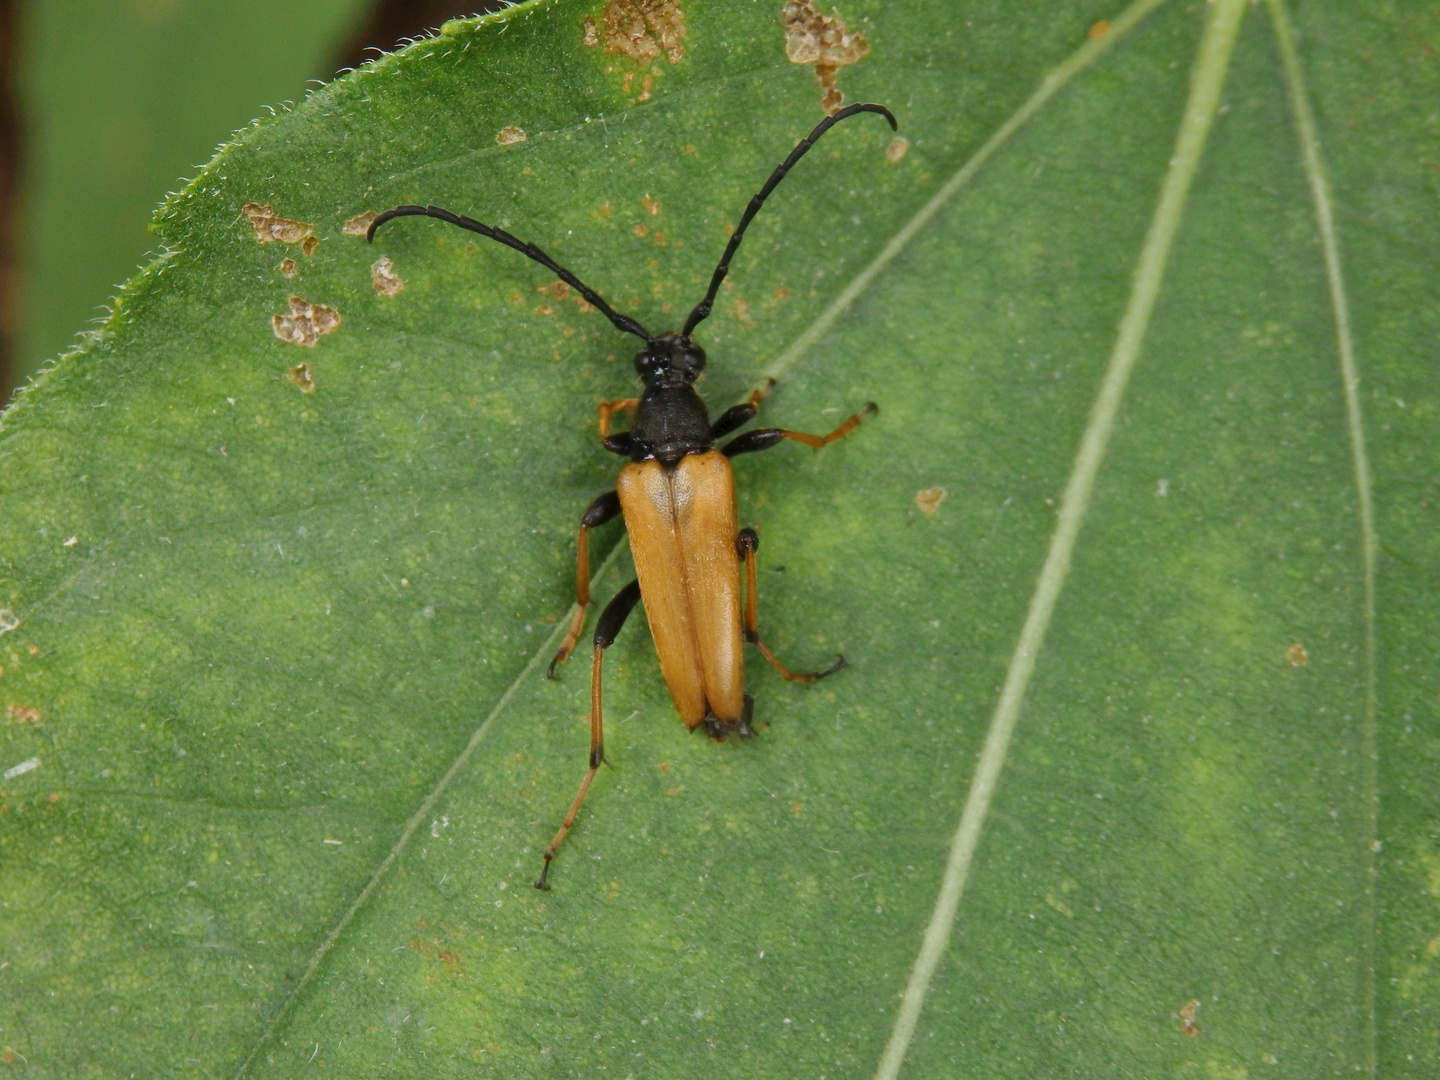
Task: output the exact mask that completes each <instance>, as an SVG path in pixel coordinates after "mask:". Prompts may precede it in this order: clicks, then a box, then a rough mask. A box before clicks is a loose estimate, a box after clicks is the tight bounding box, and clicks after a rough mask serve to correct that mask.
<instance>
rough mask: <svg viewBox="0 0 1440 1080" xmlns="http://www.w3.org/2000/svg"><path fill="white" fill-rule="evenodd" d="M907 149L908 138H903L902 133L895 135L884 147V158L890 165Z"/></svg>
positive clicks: (908, 144) (908, 147)
mask: <svg viewBox="0 0 1440 1080" xmlns="http://www.w3.org/2000/svg"><path fill="white" fill-rule="evenodd" d="M909 149H910V140H909V139H907V138H905V136H904V135H896V136H895V137H894V138H893V139H891V140H890V144H889V145H888V146H886V147H885V160H886V161H888V162H890V164H891V165H894V164H895V163H896V162H897V161H899V160H900V159H901V158H903V157H904V156H905V154H906V153H907V152H908V151H909Z"/></svg>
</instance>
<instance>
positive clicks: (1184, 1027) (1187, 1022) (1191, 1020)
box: [1180, 998, 1200, 1039]
mask: <svg viewBox="0 0 1440 1080" xmlns="http://www.w3.org/2000/svg"><path fill="white" fill-rule="evenodd" d="M1199 1008H1200V1002H1198V1001H1197V1000H1195V999H1194V998H1191V999H1190V1000H1189V1001H1187V1002H1186V1003H1185V1004H1184V1005H1181V1006H1180V1030H1181V1031H1183V1032H1184V1033H1185V1034H1186V1035H1189V1036H1190V1037H1191V1038H1192V1039H1193V1038H1194V1037H1195V1036H1196V1035H1199V1034H1200V1025H1199V1024H1197V1023H1196V1022H1195V1013H1196V1011H1197V1010H1198V1009H1199Z"/></svg>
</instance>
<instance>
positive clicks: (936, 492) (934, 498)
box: [915, 487, 945, 514]
mask: <svg viewBox="0 0 1440 1080" xmlns="http://www.w3.org/2000/svg"><path fill="white" fill-rule="evenodd" d="M944 501H945V489H944V488H943V487H933V488H924V489H922V490H920V491H917V492H916V493H915V505H916V506H918V507H919V508H920V509H921V510H922V511H923V512H924V513H927V514H933V513H935V511H936V510H938V509H940V504H941V503H942V502H944Z"/></svg>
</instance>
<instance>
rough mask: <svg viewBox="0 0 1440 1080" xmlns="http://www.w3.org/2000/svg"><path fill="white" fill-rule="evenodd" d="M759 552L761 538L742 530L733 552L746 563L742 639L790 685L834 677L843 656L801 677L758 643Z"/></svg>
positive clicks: (842, 661) (842, 664)
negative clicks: (757, 575)
mask: <svg viewBox="0 0 1440 1080" xmlns="http://www.w3.org/2000/svg"><path fill="white" fill-rule="evenodd" d="M759 549H760V538H759V537H758V536H756V535H755V530H754V529H741V530H740V535H739V536H738V537H737V538H736V540H735V550H736V553H737V554H738V555H739V556H740V558H742V559H744V560H745V640H746V641H748V642H750V643H751V644H752V645H754V646H755V647H756V648H757V649H759V650H760V655H762V656H763V657H765V659H766V660H769V661H770V666H771V667H773V668H774V669H775V670H776V671H778V672H779V673H780V677H781V678H783V679H788V680H789V681H790V682H814V681H815V680H817V679H823V678H825V676H826V675H834V674H835V672H837V671H839V670H840V669H841V668H843V667H844V666H845V657H843V656H841V657H838V658H836V660H835V663H833V664H831V665H830V666H829V667H828V668H826V669H825V670H824V671H811V672H808V673H806V674H803V675H797V674H795V672H793V671H791V670H790V669H789V668H787V667H786V666H785V665H784V664H782V663H780V661H779V660H777V659H776V658H775V654H774V653H773V652H771V651H770V647H769V646H768V645H766V644H765V642H763V641H761V640H760V613H759V610H758V609H759V603H758V602H757V598H756V590H755V552H756V551H758V550H759Z"/></svg>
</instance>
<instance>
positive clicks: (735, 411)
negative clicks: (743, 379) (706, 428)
mask: <svg viewBox="0 0 1440 1080" xmlns="http://www.w3.org/2000/svg"><path fill="white" fill-rule="evenodd" d="M774 388H775V380H774V379H772V378H770V376H768V375H767V376H765V385H764V386H762V387H761V388H760V389H758V390H756V391H754V392H752V393H751V395H750V396H749V397H748V398H746V399H745V400H744V401H742V402H741V403H740V404H739V405H732V406H731V407H730V408H728V409H726V410H725V411H724V412H723V413H721V414H720V418H719V419H718V420H716V421H715V423H713V424H711V425H710V437H711V438H712V439H718V438H720V437H721V436H723V435H729V434H730V432H732V431H734V430H735V429H736V428H738V427H744V426H745V425H746V424H748V423H749V422H750V421H751V420H753V419H754V418H755V414H756V413H757V412H759V411H760V402H762V401H764V400H765V395H766V394H768V393H770V391H771V390H773V389H774Z"/></svg>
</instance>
